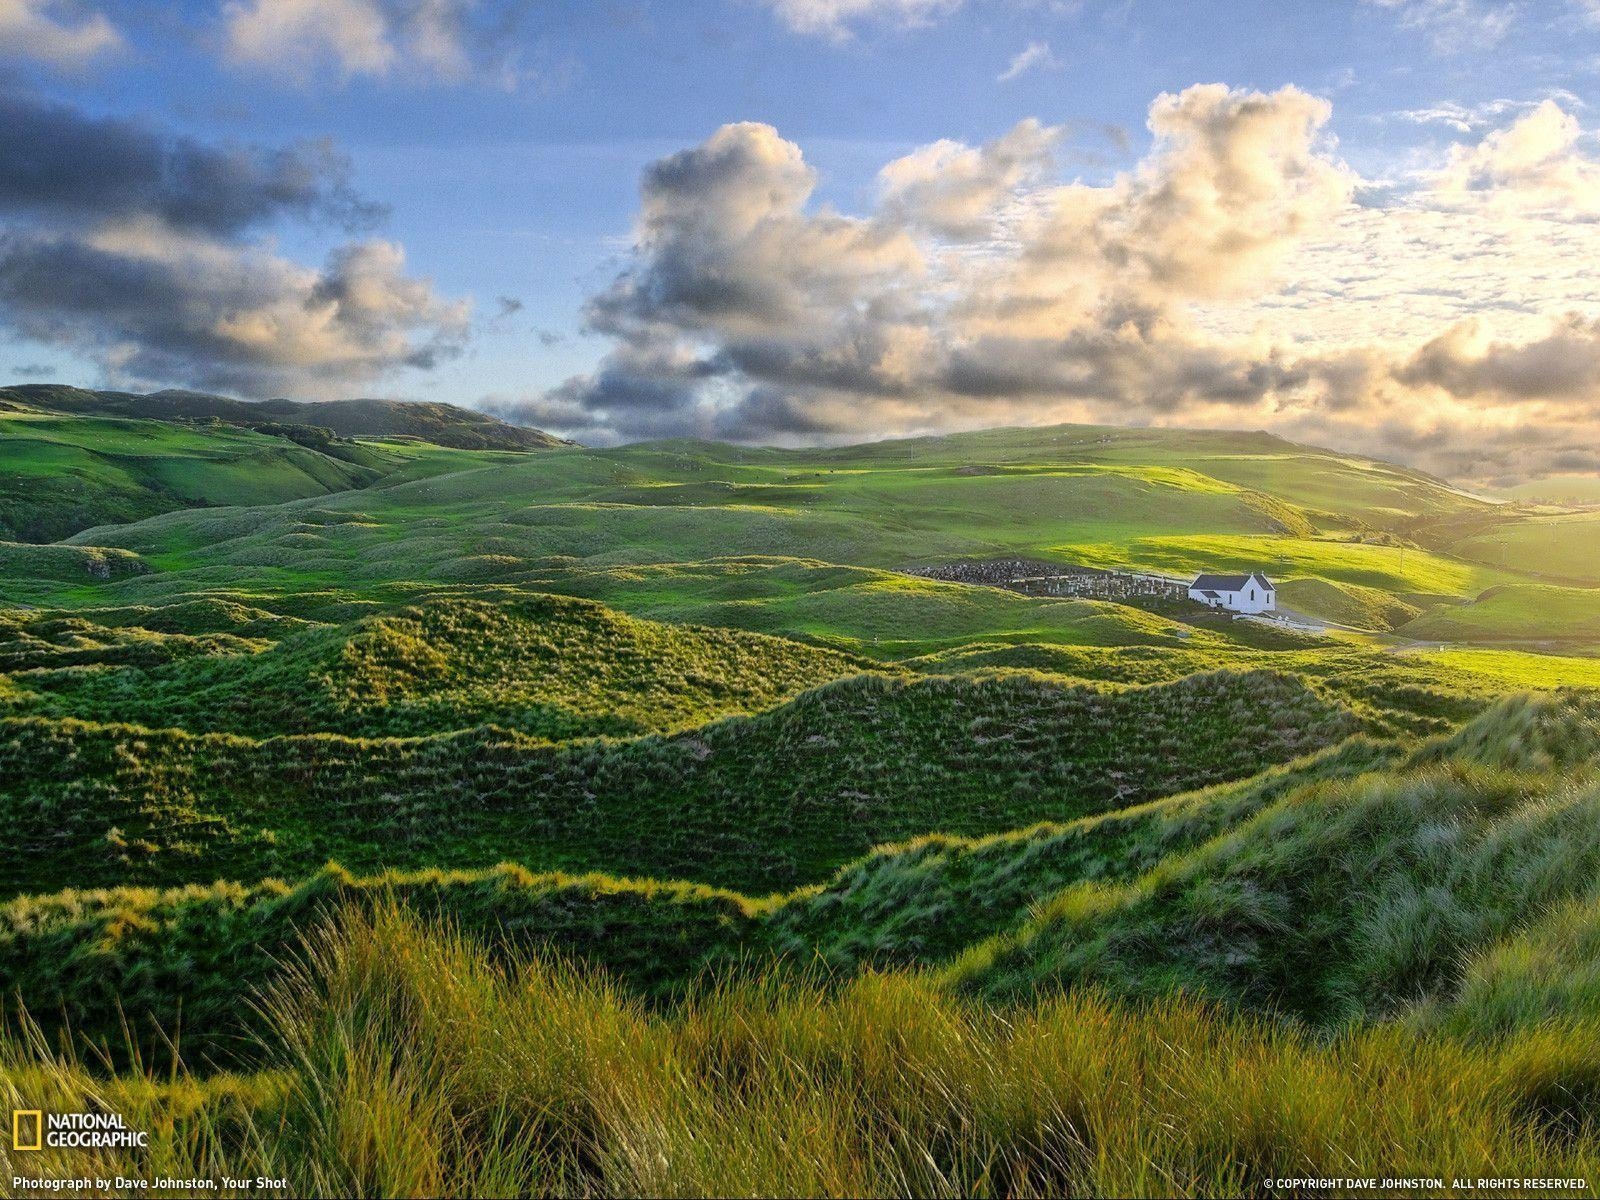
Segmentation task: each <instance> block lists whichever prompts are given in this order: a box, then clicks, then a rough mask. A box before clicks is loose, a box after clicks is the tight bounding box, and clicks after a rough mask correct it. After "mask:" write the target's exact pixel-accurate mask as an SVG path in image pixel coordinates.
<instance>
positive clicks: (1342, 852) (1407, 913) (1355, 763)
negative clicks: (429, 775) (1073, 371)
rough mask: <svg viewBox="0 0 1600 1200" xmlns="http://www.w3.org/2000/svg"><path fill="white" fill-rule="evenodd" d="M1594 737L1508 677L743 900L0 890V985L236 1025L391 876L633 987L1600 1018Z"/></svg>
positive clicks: (598, 892)
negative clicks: (1249, 759)
mask: <svg viewBox="0 0 1600 1200" xmlns="http://www.w3.org/2000/svg"><path fill="white" fill-rule="evenodd" d="M1597 747H1600V702H1597V700H1596V694H1595V693H1567V694H1561V695H1556V696H1552V697H1544V698H1539V699H1532V698H1522V699H1517V700H1514V701H1508V702H1506V703H1504V704H1502V705H1500V706H1497V707H1496V708H1494V709H1492V710H1490V711H1489V712H1487V713H1485V714H1484V715H1483V716H1481V717H1479V718H1477V719H1476V720H1474V721H1472V722H1471V723H1469V724H1468V725H1467V726H1466V727H1464V728H1463V729H1462V730H1461V731H1459V732H1458V733H1457V734H1455V735H1451V736H1449V737H1441V738H1436V739H1433V740H1431V741H1429V742H1427V743H1425V744H1423V745H1422V746H1420V747H1416V748H1407V747H1406V746H1405V745H1404V744H1403V743H1400V742H1375V741H1371V740H1369V739H1365V738H1360V737H1358V738H1354V739H1350V740H1347V741H1346V742H1344V743H1342V744H1341V745H1339V746H1337V747H1335V748H1332V749H1329V750H1325V751H1321V752H1318V753H1315V754H1312V755H1308V756H1306V757H1303V758H1301V759H1298V760H1296V761H1294V762H1292V763H1288V764H1285V765H1283V766H1281V767H1276V768H1271V769H1269V770H1267V771H1264V772H1261V773H1260V774H1257V775H1255V776H1252V777H1249V778H1246V779H1243V780H1240V781H1238V782H1234V783H1229V784H1219V785H1214V786H1211V787H1208V788H1203V789H1200V790H1197V791H1191V792H1187V793H1182V794H1176V795H1172V796H1169V797H1164V798H1162V799H1158V800H1153V801H1148V802H1145V803H1142V804H1135V805H1131V806H1126V807H1119V808H1113V809H1110V810H1108V811H1104V812H1100V813H1093V814H1089V815H1085V816H1082V817H1078V818H1075V819H1072V820H1067V821H1054V822H1045V823H1041V824H1036V825H1033V826H1029V827H1026V828H1018V829H1010V830H1006V831H1004V832H999V833H993V834H988V835H979V836H960V835H958V834H937V835H931V834H930V835H923V836H919V837H915V838H911V839H909V840H904V841H900V842H896V843H893V844H889V845H883V846H880V847H878V848H876V849H874V850H872V851H871V852H870V853H867V854H864V855H862V856H860V857H858V858H856V859H855V860H854V861H852V862H849V863H846V864H845V865H844V866H842V867H841V868H840V869H839V870H838V871H837V872H836V873H834V875H833V876H832V878H831V879H829V880H827V881H826V882H825V883H823V884H821V885H811V886H802V887H798V888H795V889H794V890H792V891H790V892H788V893H786V894H783V895H777V896H771V897H767V898H765V899H762V900H755V899H749V898H746V897H743V896H740V895H738V894H735V893H733V892H728V891H719V890H716V889H712V888H708V887H705V886H701V885H692V884H660V883H656V882H651V881H648V880H622V879H616V878H614V877H603V876H599V875H594V874H589V875H585V876H582V877H573V876H570V875H563V874H560V873H547V874H530V873H529V872H528V871H527V870H525V869H523V868H521V867H515V866H510V865H505V866H501V867H498V868H494V869H491V870H487V871H484V870H477V871H454V872H439V871H411V872H390V873H387V874H384V875H376V876H367V877H352V876H351V875H350V874H349V873H348V872H346V871H344V870H342V869H337V868H335V869H330V870H327V871H323V872H318V873H316V874H314V875H312V876H310V877H309V878H308V879H307V880H306V882H304V883H302V884H299V885H296V886H288V885H285V884H283V883H279V882H270V881H269V882H265V883H260V884H254V885H250V886H244V885H240V884H232V883H226V884H222V883H219V884H208V885H191V886H184V887H176V888H166V889H162V888H151V887H145V888H112V889H101V890H82V889H70V890H66V891H62V892H59V893H54V894H50V895H33V896H20V897H17V898H15V899H12V900H10V901H9V902H7V903H5V904H4V905H0V989H3V990H4V991H5V992H7V993H9V994H12V995H14V996H17V997H18V998H20V999H21V1000H22V1001H23V1002H24V1003H25V1004H26V1005H27V1007H28V1008H29V1009H31V1010H32V1011H33V1012H34V1013H35V1014H37V1015H38V1016H39V1018H40V1019H41V1020H44V1021H47V1022H48V1023H50V1024H51V1026H52V1027H53V1028H56V1027H59V1025H60V1022H61V1021H63V1020H65V1021H66V1022H67V1023H68V1024H69V1025H70V1026H71V1028H72V1029H74V1030H75V1031H76V1032H77V1033H78V1034H79V1035H81V1036H84V1037H87V1038H89V1039H90V1040H92V1041H96V1042H104V1041H108V1040H109V1041H110V1042H111V1043H113V1044H114V1043H115V1042H116V1041H117V1040H118V1038H119V1037H120V1036H121V1033H122V1030H123V1024H124V1022H131V1023H132V1026H133V1027H134V1029H135V1030H136V1031H137V1032H138V1033H139V1034H140V1035H141V1037H143V1038H145V1039H148V1038H150V1037H151V1031H152V1030H153V1029H154V1028H165V1029H169V1030H170V1029H171V1028H172V1027H173V1025H174V1022H176V1021H177V1020H178V1018H179V1017H180V1015H183V1016H184V1028H185V1029H186V1030H187V1031H188V1037H189V1040H190V1044H191V1047H192V1048H195V1049H196V1050H198V1049H199V1048H202V1047H204V1048H206V1049H207V1050H208V1051H209V1049H212V1048H218V1049H221V1048H228V1047H231V1048H232V1051H239V1050H241V1049H242V1048H244V1047H245V1046H246V1045H247V1043H246V1042H245V1041H244V1040H243V1039H244V1038H245V1035H246V1033H247V1032H248V1030H249V1029H250V1028H252V1027H250V1026H249V1023H248V1021H247V1020H246V1019H245V1018H246V1017H247V1015H248V1014H247V1012H246V1010H244V1009H241V1008H240V1007H239V1006H238V1004H237V1003H236V997H235V995H234V992H233V988H232V981H233V980H234V978H235V977H236V972H237V971H238V970H240V969H244V968H245V967H248V969H249V970H250V971H251V972H252V973H254V972H257V971H259V972H261V973H263V974H264V975H270V974H271V973H272V972H273V971H274V970H276V968H275V967H274V966H273V964H274V963H275V962H277V961H279V960H281V958H282V956H283V954H284V952H285V950H286V949H287V948H288V947H290V946H291V945H292V944H293V942H294V939H295V938H296V937H297V936H298V935H299V933H301V932H303V931H304V930H306V929H308V928H310V927H311V926H312V925H314V924H315V922H316V921H317V920H319V919H321V918H322V917H324V916H326V915H327V914H328V913H329V912H330V911H332V910H333V909H334V908H338V907H348V906H351V905H355V906H357V907H359V908H361V909H363V910H370V909H372V908H373V907H374V906H375V905H380V906H381V905H382V904H383V903H386V902H389V901H395V900H398V901H402V902H404V903H406V904H408V905H409V906H411V907H412V908H413V909H415V910H417V911H419V912H423V913H426V914H429V915H431V916H444V917H448V918H450V919H451V920H453V921H455V922H456V923H457V924H458V925H459V926H460V927H461V928H463V929H467V930H470V931H472V932H473V933H474V935H475V936H480V937H483V938H484V939H486V940H487V941H488V942H489V943H490V944H493V945H495V946H498V947H500V948H501V950H502V951H512V950H516V949H518V948H521V949H524V950H525V949H528V948H530V947H541V946H542V947H547V948H551V949H554V950H557V951H559V952H560V953H563V954H566V955H569V956H575V957H576V958H579V959H581V960H583V961H584V962H586V963H588V964H589V965H591V966H593V967H597V968H600V969H603V970H605V971H607V972H608V973H609V974H610V975H611V976H612V977H613V978H614V979H615V980H616V981H617V982H618V983H619V984H621V985H622V986H624V987H626V988H627V989H628V990H630V991H632V992H634V993H636V994H640V995H643V996H646V997H650V998H653V999H657V1000H659V999H661V998H663V997H666V996H669V995H670V996H681V995H682V994H684V992H685V989H687V988H689V987H691V985H693V984H694V983H695V981H696V980H697V979H698V978H700V976H701V975H702V974H703V973H705V972H707V971H713V972H721V973H726V972H728V971H730V970H743V969H745V968H748V967H750V966H752V965H757V966H758V965H759V964H760V963H762V962H765V961H767V960H768V959H769V958H770V956H772V955H778V956H782V957H783V958H784V959H786V960H787V961H788V962H790V963H791V964H808V965H818V966H822V967H825V968H826V969H828V970H829V971H832V972H838V973H841V974H843V975H853V974H856V973H858V972H860V971H861V970H863V969H867V968H873V967H877V968H884V967H907V968H909V967H914V966H919V965H920V966H923V967H929V968H939V969H940V972H941V973H940V976H939V977H940V979H941V980H942V982H943V984H945V985H949V986H954V987H956V988H957V989H958V990H961V991H965V992H972V993H981V994H983V995H986V996H988V997H990V998H994V999H1000V1000H1005V1001H1007V1002H1016V1001H1020V1000H1025V999H1026V998H1028V997H1031V996H1034V995H1037V994H1039V993H1040V992H1048V991H1051V990H1054V989H1055V988H1057V987H1059V986H1061V985H1063V984H1065V985H1070V986H1090V987H1095V988H1101V989H1105V990H1107V991H1109V992H1112V993H1115V994H1119V995H1121V996H1123V997H1124V998H1126V999H1130V1000H1137V1001H1148V1000H1152V999H1157V998H1160V997H1164V996H1166V995H1168V994H1170V993H1173V992H1185V993H1189V994H1192V995H1200V996H1204V997H1207V998H1208V999H1210V1000H1212V1001H1216V1002H1220V1003H1223V1004H1225V1005H1227V1006H1228V1007H1230V1008H1234V1009H1237V1010H1241V1011H1248V1012H1251V1013H1254V1014H1256V1015H1259V1016H1271V1017H1285V1016H1287V1017H1293V1018H1296V1019H1298V1020H1300V1021H1304V1022H1310V1023H1313V1024H1318V1025H1323V1026H1329V1027H1339V1026H1342V1025H1345V1024H1348V1023H1350V1022H1352V1021H1366V1022H1371V1021H1374V1020H1379V1019H1385V1018H1390V1017H1400V1018H1404V1019H1405V1020H1408V1021H1411V1022H1412V1023H1414V1024H1416V1025H1417V1026H1418V1027H1419V1028H1429V1029H1433V1028H1446V1029H1450V1030H1453V1031H1457V1032H1465V1033H1473V1032H1475V1031H1480V1032H1481V1031H1491V1032H1503V1031H1504V1030H1505V1029H1508V1028H1521V1027H1524V1026H1528V1027H1531V1026H1533V1025H1536V1024H1538V1023H1539V1022H1541V1021H1544V1020H1548V1019H1553V1018H1562V1019H1568V1018H1570V1019H1573V1020H1589V1019H1591V1018H1592V1019H1596V1020H1600V984H1597V983H1595V982H1594V981H1595V980H1597V979H1600V965H1597V964H1600V950H1597V949H1596V948H1597V947H1600V939H1597V938H1596V937H1595V936H1594V934H1593V933H1592V931H1591V930H1590V926H1591V925H1592V923H1593V921H1594V907H1593V889H1592V883H1591V880H1592V876H1593V873H1594V869H1595V867H1596V855H1597V854H1600V851H1597V850H1596V846H1597V845H1600V838H1597V837H1596V836H1595V829H1596V828H1600V801H1597V800H1596V796H1597V791H1596V785H1597V783H1600V780H1597V778H1596V776H1595V774H1594V768H1593V765H1592V764H1593V762H1594V760H1595V755H1596V749H1597ZM1510 780H1516V781H1518V782H1519V784H1520V789H1521V790H1520V793H1513V792H1512V790H1511V788H1510V785H1509V783H1508V781H1510ZM1524 901H1526V903H1524ZM1564 933H1565V934H1574V936H1573V937H1572V939H1571V940H1570V941H1568V942H1567V943H1565V944H1561V943H1560V941H1559V939H1560V937H1561V935H1562V934H1564ZM1552 962H1554V963H1558V964H1559V966H1560V970H1559V971H1557V972H1555V973H1554V974H1550V975H1548V976H1547V975H1545V974H1542V973H1541V971H1540V970H1539V968H1540V967H1541V966H1543V965H1545V964H1550V963H1552ZM1475 997H1481V998H1482V1001H1481V1003H1480V1001H1479V1000H1478V999H1475Z"/></svg>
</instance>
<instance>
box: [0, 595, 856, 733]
mask: <svg viewBox="0 0 1600 1200" xmlns="http://www.w3.org/2000/svg"><path fill="white" fill-rule="evenodd" d="M174 607H177V606H174ZM183 607H185V608H186V609H187V610H188V611H186V612H185V614H184V618H183V619H182V621H181V625H182V627H183V628H185V629H193V628H195V627H196V625H202V626H203V625H204V624H206V623H208V622H207V621H206V618H207V617H220V616H222V615H223V614H219V613H217V609H219V608H220V609H224V610H228V609H229V608H230V607H231V611H225V615H226V617H227V618H229V620H230V624H232V628H233V629H236V630H242V631H243V634H244V636H249V634H251V633H261V632H266V631H267V629H269V628H271V625H270V624H269V622H268V621H267V620H264V618H267V617H268V614H266V613H264V612H263V611H262V610H260V609H253V608H245V607H243V606H237V605H234V606H227V605H223V604H218V603H215V602H214V603H213V604H212V605H210V606H199V605H196V604H193V603H191V604H190V605H188V606H183ZM197 607H199V608H200V611H199V612H198V613H196V612H195V611H194V610H195V609H196V608H197ZM156 611H157V612H164V611H166V610H156ZM138 619H141V620H152V619H153V618H151V617H147V616H143V615H141V616H140V617H139V618H138ZM57 624H59V621H58V620H53V619H49V618H48V617H47V619H46V620H44V621H38V620H35V621H31V622H28V623H25V624H22V626H21V628H20V629H19V630H18V631H17V633H18V637H19V638H21V637H26V636H28V631H29V629H30V628H32V627H34V626H36V625H43V626H45V632H46V633H51V632H54V631H55V629H54V627H55V626H56V625H57ZM76 624H77V625H82V624H84V623H83V622H77V623H76ZM291 629H292V627H291ZM74 632H77V631H76V630H74ZM80 636H81V635H80ZM201 636H204V635H201ZM234 636H235V637H237V636H240V635H239V634H237V633H236V634H234ZM34 640H35V641H38V640H40V639H38V638H37V637H35V639H34ZM5 644H6V643H5V642H4V641H0V646H4V645H5ZM208 645H211V646H214V647H217V649H216V650H214V651H213V653H211V654H196V653H193V652H188V651H187V648H186V652H185V653H182V654H181V655H180V656H178V657H176V658H175V660H174V661H170V662H162V663H159V664H155V665H150V666H140V665H130V666H128V667H125V668H123V669H110V668H109V667H108V666H107V665H105V664H106V657H105V656H98V655H97V656H96V660H97V662H98V663H99V664H100V666H99V669H95V670H66V671H56V672H53V673H52V672H35V673H31V674H22V675H17V676H15V679H16V681H17V682H18V684H19V685H21V686H23V687H25V688H28V689H31V690H34V691H35V692H36V693H37V694H38V695H39V697H40V699H39V702H38V703H37V704H36V705H34V706H32V710H33V711H38V712H41V713H47V714H50V715H55V716H73V717H79V718H83V719H87V720H93V721H120V722H126V723H130V724H136V725H146V726H154V727H169V726H170V727H177V728H182V729H188V730H192V731H197V732H198V731H226V732H234V733H246V734H252V735H255V736H268V735H271V734H279V733H311V732H329V733H345V734H350V735H359V736H366V737H404V736H409V735H415V734H426V733H441V732H447V731H449V730H454V729H466V728H470V727H472V726H476V725H484V724H494V725H499V726H502V727H504V728H508V729H515V730H518V731H520V732H522V733H526V734H529V735H531V736H534V737H541V738H549V739H552V740H562V739H566V738H575V737H594V736H600V735H610V736H628V735H633V734H640V733H661V732H671V731H676V730H680V729H687V728H691V727H693V726H697V725H702V724H704V723H706V722H707V721H711V720H715V719H717V718H719V717H725V716H729V715H732V714H735V713H750V712H757V711H760V710H762V709H765V708H770V707H772V706H773V705H775V704H777V703H780V702H781V701H784V700H787V699H790V698H791V697H793V696H795V695H797V694H798V693H799V692H801V691H803V690H805V689H806V688H809V687H814V686H816V685H818V684H821V683H826V682H828V681H829V680H833V679H839V678H842V677H843V676H846V675H851V674H855V673H857V672H858V671H860V670H862V669H863V668H864V667H865V666H866V664H865V663H863V662H861V661H859V660H856V659H851V658H848V657H846V656H844V655H841V654H837V653H835V652H832V651H828V650H822V649H816V648H813V647H810V646H805V645H802V644H800V643H797V642H793V641H789V640H786V639H781V638H770V637H766V636H763V635H760V634H751V633H739V632H734V631H731V630H724V629H704V628H697V627H691V626H675V625H662V624H658V623H655V622H650V621H640V620H636V619H634V618H631V617H626V616H623V615H622V614H620V613H616V612H614V611H613V610H610V609H607V608H605V607H603V606H601V605H599V604H595V603H593V602H592V601H584V600H570V599H564V598H558V597H553V596H537V595H532V596H530V595H520V596H517V597H503V598H499V599H498V600H497V602H495V603H490V602H487V601H484V600H476V599H473V600H467V599H448V600H447V599H439V600H434V601H432V602H430V603H427V604H423V605H418V606H410V607H405V608H401V609H399V610H398V611H395V612H393V613H390V614H387V615H383V616H371V617H365V618H362V619H359V620H357V621H355V622H351V623H348V624H343V625H337V626H331V627H328V626H320V627H314V628H308V629H306V630H304V631H303V632H292V631H291V632H290V633H289V634H288V636H287V637H285V638H284V640H283V641H281V642H278V643H276V644H273V645H271V647H270V648H268V649H264V650H260V651H259V652H257V653H250V652H248V649H249V648H247V651H246V652H245V653H238V652H235V653H232V654H224V653H222V652H221V647H220V646H219V645H218V643H217V642H216V641H215V638H214V637H213V639H212V640H211V641H210V642H208ZM56 648H57V647H56V646H55V645H47V646H45V647H41V648H39V649H38V650H36V660H42V661H43V663H56V662H59V658H60V656H59V655H58V654H53V653H50V651H52V650H55V649H56ZM96 648H97V649H98V647H96ZM14 653H16V654H17V655H18V656H19V657H20V656H21V655H22V649H21V648H20V647H19V649H18V650H17V651H15V652H14ZM24 661H26V660H24Z"/></svg>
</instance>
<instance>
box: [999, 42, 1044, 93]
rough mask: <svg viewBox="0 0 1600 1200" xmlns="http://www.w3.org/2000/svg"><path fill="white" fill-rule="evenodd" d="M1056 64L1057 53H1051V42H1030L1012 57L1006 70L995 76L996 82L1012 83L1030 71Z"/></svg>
mask: <svg viewBox="0 0 1600 1200" xmlns="http://www.w3.org/2000/svg"><path fill="white" fill-rule="evenodd" d="M1055 65H1056V59H1055V55H1054V54H1053V53H1051V50H1050V43H1049V42H1029V43H1028V44H1027V45H1026V46H1024V47H1023V48H1022V49H1021V50H1019V51H1017V53H1016V55H1015V56H1014V57H1013V58H1012V59H1011V64H1010V65H1009V66H1008V67H1006V69H1005V70H1004V71H1001V72H1000V74H998V75H996V76H995V82H996V83H1010V82H1011V81H1012V80H1013V79H1018V78H1020V77H1022V76H1023V75H1026V74H1027V73H1028V72H1029V71H1032V70H1034V69H1035V68H1038V69H1041V70H1042V69H1046V68H1049V67H1053V66H1055Z"/></svg>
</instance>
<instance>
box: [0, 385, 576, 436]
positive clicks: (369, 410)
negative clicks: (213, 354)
mask: <svg viewBox="0 0 1600 1200" xmlns="http://www.w3.org/2000/svg"><path fill="white" fill-rule="evenodd" d="M5 402H10V403H12V404H20V405H25V406H27V407H30V408H37V409H43V410H45V411H47V412H54V413H70V414H73V415H77V416H92V417H136V418H142V419H147V420H154V421H168V422H171V421H183V422H196V421H200V422H206V421H209V422H220V423H222V424H226V425H237V426H243V427H246V428H252V427H254V426H256V425H260V424H264V423H275V424H281V425H291V426H301V427H313V428H320V429H327V430H331V431H332V432H333V433H336V434H338V435H339V436H340V437H345V438H392V437H406V438H416V439H417V440H419V441H424V442H432V443H433V444H434V445H436V446H448V447H451V448H453V449H457V450H545V449H549V448H551V447H553V446H565V445H570V444H571V443H569V442H565V441H563V440H562V439H561V438H558V437H553V436H551V435H550V434H548V433H544V432H542V431H540V430H537V429H528V428H526V427H524V426H521V425H508V424H507V423H506V422H504V421H502V420H500V419H499V418H498V417H492V416H490V415H489V414H488V413H482V412H478V411H476V410H474V409H470V408H460V407H458V406H456V405H454V404H439V403H432V402H427V401H421V400H323V401H315V402H311V401H296V400H261V401H251V400H230V399H229V398H227V397H226V396H213V395H208V394H206V393H204V392H184V391H164V392H153V393H150V394H147V395H140V394H138V393H135V392H105V391H99V392H96V391H88V390H85V389H83V388H74V387H63V386H60V385H58V384H48V383H30V384H20V385H16V386H13V387H6V388H0V403H5Z"/></svg>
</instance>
